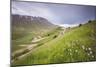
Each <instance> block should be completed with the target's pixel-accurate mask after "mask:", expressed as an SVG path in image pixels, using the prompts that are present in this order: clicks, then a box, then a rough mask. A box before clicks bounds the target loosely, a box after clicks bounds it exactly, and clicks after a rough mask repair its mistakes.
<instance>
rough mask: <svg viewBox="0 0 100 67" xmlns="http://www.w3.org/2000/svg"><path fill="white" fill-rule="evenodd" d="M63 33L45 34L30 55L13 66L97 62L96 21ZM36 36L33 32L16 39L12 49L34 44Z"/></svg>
mask: <svg viewBox="0 0 100 67" xmlns="http://www.w3.org/2000/svg"><path fill="white" fill-rule="evenodd" d="M61 31H63V30H62V29H60V28H57V29H55V30H53V31H50V32H48V33H45V34H43V35H42V38H43V37H45V38H44V39H42V40H40V41H38V42H36V44H37V46H36V47H35V48H33V49H32V50H31V51H29V52H30V53H29V54H28V55H25V56H24V57H22V58H21V59H17V60H15V61H14V62H12V65H32V64H53V63H69V62H85V61H86V62H87V61H95V60H96V21H92V22H90V23H86V24H84V25H82V26H78V27H75V28H70V29H66V31H65V33H64V34H60V32H61ZM13 36H14V35H13ZM35 36H36V35H34V34H33V33H32V32H31V33H27V34H25V35H24V36H23V35H20V37H18V36H17V38H16V37H14V39H15V40H13V41H12V43H13V44H14V46H13V47H14V48H13V47H12V50H13V51H16V50H18V49H21V48H22V47H18V45H21V44H26V45H29V44H33V43H32V42H31V40H32V38H33V37H35ZM23 48H24V47H23ZM16 58H17V57H16Z"/></svg>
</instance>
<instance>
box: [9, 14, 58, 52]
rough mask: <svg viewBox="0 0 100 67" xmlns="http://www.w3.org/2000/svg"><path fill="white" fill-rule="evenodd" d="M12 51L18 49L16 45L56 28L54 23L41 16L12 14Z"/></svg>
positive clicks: (28, 41)
mask: <svg viewBox="0 0 100 67" xmlns="http://www.w3.org/2000/svg"><path fill="white" fill-rule="evenodd" d="M11 17H12V51H15V50H17V49H19V48H20V47H19V46H17V45H20V44H26V43H30V42H31V41H32V39H33V38H35V37H38V36H41V37H42V36H44V35H45V34H46V33H48V32H50V31H52V30H54V29H56V28H57V26H56V25H54V24H52V23H51V22H49V21H48V20H47V19H45V18H42V17H32V16H27V15H12V16H11Z"/></svg>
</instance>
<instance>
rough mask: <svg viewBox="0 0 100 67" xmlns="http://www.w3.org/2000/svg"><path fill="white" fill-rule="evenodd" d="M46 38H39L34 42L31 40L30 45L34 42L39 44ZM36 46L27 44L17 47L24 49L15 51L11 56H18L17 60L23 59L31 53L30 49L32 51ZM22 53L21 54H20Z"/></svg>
mask: <svg viewBox="0 0 100 67" xmlns="http://www.w3.org/2000/svg"><path fill="white" fill-rule="evenodd" d="M45 38H46V37H44V38H40V39H36V40H32V43H36V42H39V41H41V40H43V39H45ZM37 45H38V44H27V45H19V46H21V47H25V48H23V49H20V50H17V51H15V52H14V53H12V56H15V55H16V54H20V55H19V56H18V57H16V58H17V60H18V59H21V58H23V57H25V56H26V55H28V54H29V53H31V51H32V49H34V48H35V47H36V46H37ZM21 53H22V54H21ZM14 61H15V59H13V60H12V61H11V62H14Z"/></svg>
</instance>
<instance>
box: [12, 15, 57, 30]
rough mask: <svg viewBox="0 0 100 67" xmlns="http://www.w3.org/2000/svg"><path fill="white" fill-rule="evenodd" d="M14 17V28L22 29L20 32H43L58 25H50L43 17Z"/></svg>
mask: <svg viewBox="0 0 100 67" xmlns="http://www.w3.org/2000/svg"><path fill="white" fill-rule="evenodd" d="M11 17H12V27H13V29H14V30H15V28H17V29H18V28H20V30H24V29H25V30H27V29H28V30H34V31H41V30H45V31H46V30H50V29H53V28H55V27H57V26H56V25H54V24H52V23H50V22H49V21H48V20H47V19H45V18H43V17H33V16H27V15H11Z"/></svg>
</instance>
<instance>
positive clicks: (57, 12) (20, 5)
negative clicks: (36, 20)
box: [12, 1, 96, 25]
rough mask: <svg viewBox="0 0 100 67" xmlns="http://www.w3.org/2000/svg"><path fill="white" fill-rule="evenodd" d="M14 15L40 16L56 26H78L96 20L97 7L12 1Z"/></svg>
mask: <svg viewBox="0 0 100 67" xmlns="http://www.w3.org/2000/svg"><path fill="white" fill-rule="evenodd" d="M12 14H20V15H30V16H40V17H44V18H46V19H48V20H49V21H50V22H52V23H53V24H56V25H60V24H64V25H77V24H79V23H85V22H86V21H88V20H90V19H92V20H93V19H96V7H95V6H86V5H84V6H82V5H70V4H50V3H36V2H18V1H12Z"/></svg>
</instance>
